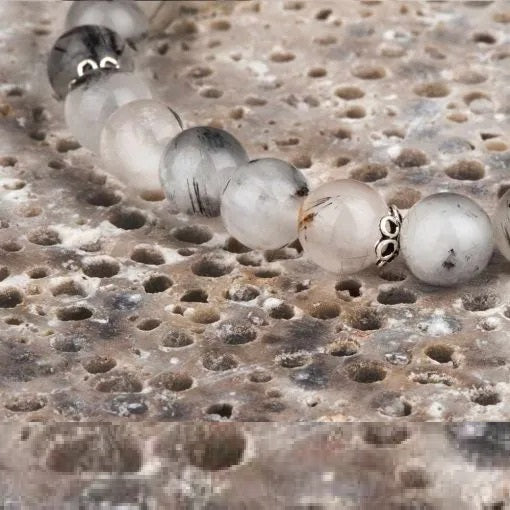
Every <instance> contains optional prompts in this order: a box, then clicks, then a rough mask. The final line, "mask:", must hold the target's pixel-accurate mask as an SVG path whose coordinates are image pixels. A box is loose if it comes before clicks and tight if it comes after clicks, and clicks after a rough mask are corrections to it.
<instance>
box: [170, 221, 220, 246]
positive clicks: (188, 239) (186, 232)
mask: <svg viewBox="0 0 510 510" xmlns="http://www.w3.org/2000/svg"><path fill="white" fill-rule="evenodd" d="M172 235H173V236H174V237H175V238H176V239H177V240H179V241H183V242H185V243H193V244H203V243H207V241H210V240H211V239H212V232H211V231H210V229H209V228H208V227H205V226H203V225H186V226H184V227H179V228H176V229H174V230H173V231H172Z"/></svg>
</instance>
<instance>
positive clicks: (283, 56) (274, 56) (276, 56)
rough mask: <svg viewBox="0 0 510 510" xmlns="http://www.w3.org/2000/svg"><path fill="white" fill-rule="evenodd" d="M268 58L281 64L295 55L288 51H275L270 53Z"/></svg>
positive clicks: (292, 58)
mask: <svg viewBox="0 0 510 510" xmlns="http://www.w3.org/2000/svg"><path fill="white" fill-rule="evenodd" d="M270 58H271V60H272V61H273V62H277V63H280V64H281V63H284V62H290V61H291V60H294V59H295V58H296V56H295V55H294V54H293V53H291V52H290V51H275V52H274V53H271V57H270Z"/></svg>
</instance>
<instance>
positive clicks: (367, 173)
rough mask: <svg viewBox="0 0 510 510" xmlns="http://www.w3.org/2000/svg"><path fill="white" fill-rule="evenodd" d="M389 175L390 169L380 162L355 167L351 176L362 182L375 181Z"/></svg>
mask: <svg viewBox="0 0 510 510" xmlns="http://www.w3.org/2000/svg"><path fill="white" fill-rule="evenodd" d="M387 176H388V169H387V168H386V167H385V166H384V165H380V164H379V163H368V164H366V165H364V166H360V167H358V168H355V169H354V170H353V171H352V172H351V178H352V179H356V180H357V181H362V182H375V181H378V180H380V179H384V178H385V177H387Z"/></svg>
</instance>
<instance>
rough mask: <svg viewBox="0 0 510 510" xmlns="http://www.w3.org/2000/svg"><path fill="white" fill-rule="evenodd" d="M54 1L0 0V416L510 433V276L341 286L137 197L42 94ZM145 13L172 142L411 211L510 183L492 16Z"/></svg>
mask: <svg viewBox="0 0 510 510" xmlns="http://www.w3.org/2000/svg"><path fill="white" fill-rule="evenodd" d="M67 8H68V3H66V2H45V1H41V2H2V3H1V6H0V11H1V16H0V48H1V49H2V51H1V53H0V55H1V56H0V58H1V66H0V79H1V85H0V116H1V120H0V165H1V167H0V190H1V193H0V220H1V227H2V228H1V230H0V279H1V280H2V281H1V282H0V308H1V309H0V321H1V327H0V340H1V341H0V419H2V420H9V421H12V422H28V421H41V420H48V419H51V420H87V421H91V420H92V421H103V420H110V421H125V420H132V421H147V420H196V419H207V420H221V421H225V420H231V421H264V420H268V421H280V422H282V421H285V422H290V421H297V420H304V421H315V420H320V421H329V422H332V421H350V420H368V421H370V420H383V421H388V422H393V421H399V420H400V421H402V420H415V421H429V420H440V421H442V420H464V419H469V420H486V419H492V420H506V419H509V418H510V383H509V360H510V343H509V341H508V339H509V331H510V302H509V295H510V263H509V262H507V261H505V260H504V259H503V258H502V257H501V256H500V255H499V254H497V253H496V254H495V255H494V257H493V258H492V260H491V263H490V265H489V267H488V269H487V270H486V271H485V272H484V273H483V274H481V275H479V276H478V277H477V278H476V279H475V280H473V281H472V282H470V283H469V284H466V285H463V286H461V287H459V288H450V289H438V288H434V287H430V286H428V285H425V284H423V283H420V282H418V281H416V280H415V279H414V278H413V277H412V276H411V275H410V274H409V271H408V270H407V269H406V268H405V267H404V265H403V263H402V261H401V260H399V259H397V260H396V261H395V262H392V263H391V265H389V266H388V267H386V268H384V269H383V270H377V269H376V268H371V269H369V270H366V271H364V272H362V273H360V274H357V275H355V276H352V277H349V278H336V277H335V276H333V275H331V274H330V273H326V272H325V271H322V270H320V269H318V268H317V266H315V265H314V264H312V263H311V262H310V261H308V260H306V258H304V257H303V256H302V252H301V250H300V247H299V245H298V244H294V245H291V246H290V247H287V248H284V249H280V250H276V251H268V252H261V251H253V250H251V251H250V250H247V249H245V248H244V247H243V246H241V245H240V244H239V243H237V242H236V241H235V240H233V239H229V238H228V236H227V235H226V233H225V230H224V229H223V227H222V226H221V221H220V220H219V219H202V218H200V219H194V218H190V217H188V216H185V215H172V214H170V212H169V208H168V205H167V203H166V202H165V200H163V194H162V193H158V192H155V193H150V194H146V195H144V196H143V197H138V196H132V194H131V193H129V190H127V189H125V188H124V187H123V186H122V184H121V183H119V182H116V181H115V180H114V179H112V178H111V177H109V176H108V175H107V174H106V172H105V170H104V169H103V168H102V166H101V161H100V160H99V159H98V158H96V157H94V156H93V155H92V154H91V153H90V152H89V151H87V150H86V149H84V148H81V147H80V146H79V144H78V143H77V142H76V141H75V140H74V139H72V137H71V135H70V133H69V131H68V130H67V129H66V126H65V123H64V112H63V104H62V103H59V102H57V101H56V100H55V99H54V98H53V97H52V93H51V89H50V87H49V85H48V83H47V81H46V78H45V72H46V71H45V66H46V57H47V54H48V51H49V49H50V48H51V46H52V44H53V42H54V41H55V39H56V38H57V37H58V35H59V34H61V33H62V32H63V31H64V19H65V14H66V10H67ZM143 8H144V9H145V10H146V11H147V13H148V14H149V15H151V14H154V16H153V17H152V20H151V27H152V34H151V36H150V38H149V40H148V41H147V42H146V43H144V44H141V45H139V47H138V72H139V73H140V74H141V76H144V77H145V78H146V79H147V80H148V82H149V83H150V86H151V87H152V89H153V90H154V93H155V97H158V98H159V99H160V100H161V101H164V102H166V103H167V104H169V105H170V106H171V107H172V108H173V109H175V110H176V111H177V112H178V113H179V114H180V115H181V117H182V119H183V121H184V124H185V127H189V126H193V125H200V124H203V125H212V126H217V127H221V128H223V129H226V130H228V131H230V132H232V134H233V135H234V136H235V137H236V138H237V139H239V140H240V141H241V142H242V143H243V145H244V146H245V148H246V150H247V151H248V153H249V155H250V157H251V158H257V157H276V158H281V159H286V160H288V161H290V162H291V163H293V164H294V165H296V166H297V167H299V168H301V169H302V170H303V172H304V173H305V175H306V177H307V179H308V180H309V182H310V184H311V187H312V188H314V187H316V186H318V185H319V184H321V183H323V182H326V181H328V180H331V179H337V178H345V177H352V178H355V179H358V180H361V181H363V182H368V183H371V184H372V185H373V186H374V187H375V188H376V189H377V190H378V191H379V192H380V193H382V195H383V196H384V197H385V199H386V200H387V201H388V202H389V203H394V204H396V205H397V206H398V207H400V208H401V209H404V210H405V209H407V208H409V207H410V206H411V205H412V204H413V203H414V202H416V201H417V200H418V199H419V198H420V197H423V196H426V195H428V194H430V193H433V192H437V191H446V190H447V191H453V192H459V193H463V194H466V195H468V196H470V197H471V198H473V199H474V200H476V201H477V202H478V203H479V204H481V205H482V206H483V207H484V209H485V210H486V211H487V212H488V213H489V214H492V213H493V211H494V208H495V205H496V201H497V198H498V196H500V195H502V194H503V192H504V191H505V190H506V189H507V188H508V187H509V186H510V177H509V171H510V151H509V150H508V148H509V145H510V134H509V132H510V130H509V114H510V95H509V89H508V83H509V79H510V38H509V29H510V24H509V22H510V7H509V4H508V3H507V2H503V1H493V2H490V1H476V2H474V1H471V2H462V3H461V2H418V1H409V2H407V1H402V2H375V1H359V2H358V1H347V0H345V1H342V2H341V3H340V2H335V1H314V2H302V1H297V0H285V1H271V2H257V1H249V2H225V3H223V2H215V3H212V2H204V3H201V2H190V3H186V2H166V3H165V4H164V5H163V6H161V7H158V5H156V4H153V3H151V2H144V3H143ZM423 242H424V243H426V242H427V240H426V239H424V240H423ZM143 430H144V431H145V430H146V429H143ZM271 439H272V440H274V437H271ZM4 444H5V445H7V444H9V442H8V441H5V442H4ZM279 444H281V442H279ZM305 452H307V449H306V448H304V449H303V450H301V452H300V453H301V454H303V455H302V456H300V457H299V461H298V458H296V457H292V458H286V457H285V454H284V453H282V454H281V459H285V462H286V463H290V464H287V465H292V466H294V467H295V468H296V469H298V470H299V469H301V468H303V467H305V468H306V466H307V464H306V461H307V460H308V459H309V458H310V457H309V456H307V455H304V453H305ZM55 455H57V457H58V454H55ZM436 460H441V462H443V460H444V457H443V455H442V453H441V455H439V454H438V457H437V459H436ZM2 462H3V461H2ZM55 462H57V463H58V461H55ZM63 462H65V459H64V461H63ZM119 462H120V461H119ZM267 465H269V464H267ZM306 471H307V474H309V470H308V469H306ZM441 472H446V471H445V470H444V467H443V465H441ZM462 474H463V475H464V471H462ZM239 476H242V472H239ZM266 476H267V477H268V478H271V479H273V478H272V476H273V475H272V474H271V473H267V474H266ZM438 477H439V478H440V475H439V474H438ZM295 480H296V478H293V484H295ZM166 481H167V482H168V479H167V480H166ZM442 481H443V482H444V483H446V484H447V488H448V489H449V490H450V489H451V488H452V486H454V484H451V483H450V481H449V480H446V479H445V478H443V479H442ZM2 483H3V481H2ZM190 483H191V482H190ZM353 484H355V482H353ZM297 485H299V484H297ZM294 486H295V485H294ZM334 486H335V488H336V489H338V487H339V485H338V484H334ZM234 487H237V488H238V489H239V494H241V495H244V493H243V490H242V487H243V485H242V484H241V483H240V484H239V485H236V486H234ZM231 490H234V489H231ZM268 497H269V496H268ZM304 503H306V501H304V502H303V501H302V502H301V503H300V504H304ZM311 503H313V502H311ZM484 504H485V503H484ZM277 506H278V505H277ZM273 507H274V506H273ZM447 507H448V506H447ZM53 508H54V507H53ZM208 508H222V506H221V504H219V505H216V507H214V506H209V507H208ZM422 508H423V507H422ZM492 508H495V507H492Z"/></svg>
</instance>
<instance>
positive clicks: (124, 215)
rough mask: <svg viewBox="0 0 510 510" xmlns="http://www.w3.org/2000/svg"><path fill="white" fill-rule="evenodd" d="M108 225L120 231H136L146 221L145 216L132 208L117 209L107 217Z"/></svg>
mask: <svg viewBox="0 0 510 510" xmlns="http://www.w3.org/2000/svg"><path fill="white" fill-rule="evenodd" d="M108 220H109V221H110V223H111V224H112V225H114V226H116V227H117V228H120V229H122V230H136V229H138V228H142V227H143V226H144V225H145V222H146V221H147V218H146V217H145V214H144V213H142V212H141V211H139V210H138V209H134V208H132V207H119V208H118V209H115V210H114V211H112V212H111V213H110V215H109V217H108Z"/></svg>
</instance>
